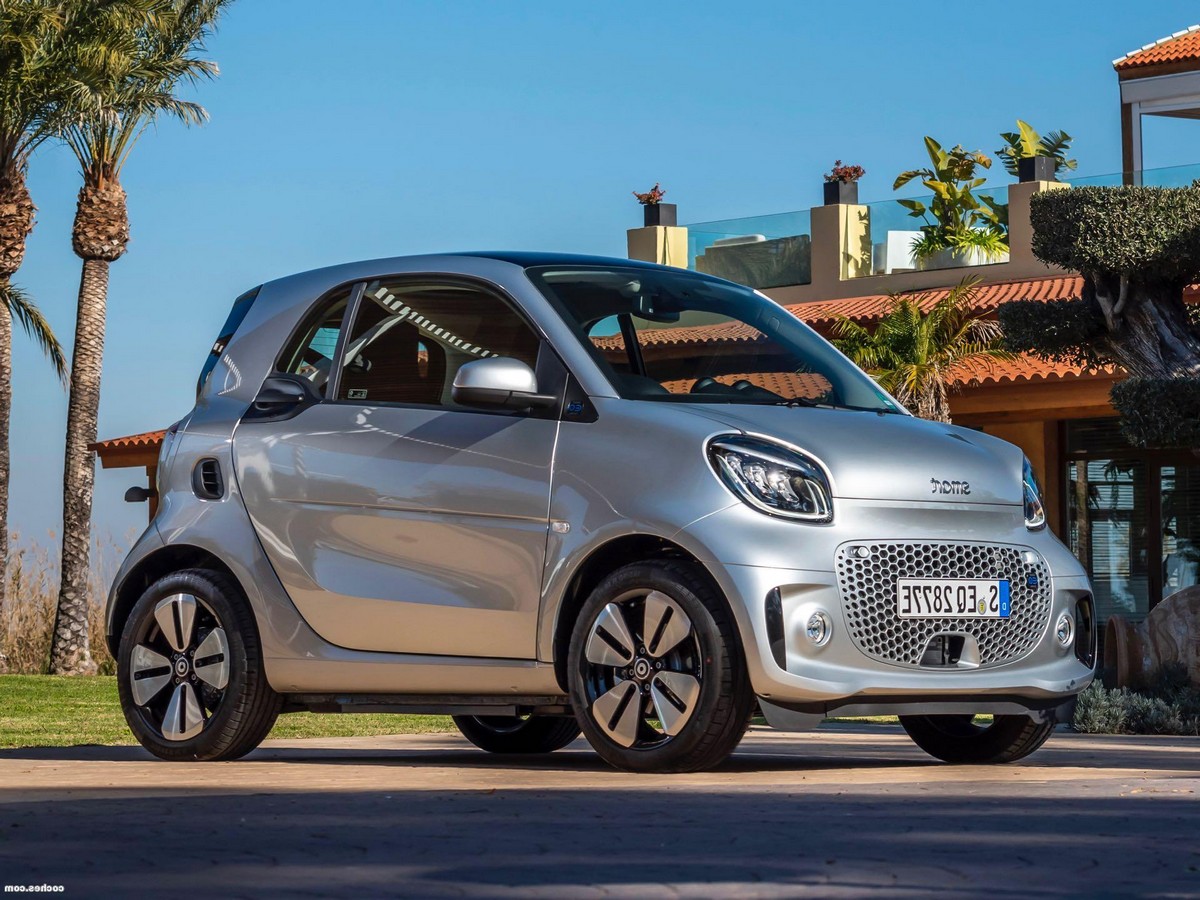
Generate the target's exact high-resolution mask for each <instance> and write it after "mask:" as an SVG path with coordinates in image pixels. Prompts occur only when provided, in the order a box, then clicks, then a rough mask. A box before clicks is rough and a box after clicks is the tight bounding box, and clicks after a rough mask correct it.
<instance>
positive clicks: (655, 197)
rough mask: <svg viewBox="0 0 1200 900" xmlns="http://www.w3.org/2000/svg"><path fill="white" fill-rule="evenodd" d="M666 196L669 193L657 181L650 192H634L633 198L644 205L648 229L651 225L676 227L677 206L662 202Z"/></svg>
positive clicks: (643, 210)
mask: <svg viewBox="0 0 1200 900" xmlns="http://www.w3.org/2000/svg"><path fill="white" fill-rule="evenodd" d="M666 195H667V192H666V191H665V190H664V189H663V188H661V187H660V186H659V183H658V182H657V181H656V182H654V187H652V188H650V190H648V191H634V192H633V196H635V197H637V202H638V203H640V204H642V212H643V213H644V218H645V225H646V227H647V228H649V227H650V226H651V225H674V224H675V223H676V214H675V204H674V203H663V202H662V198H663V197H665V196H666Z"/></svg>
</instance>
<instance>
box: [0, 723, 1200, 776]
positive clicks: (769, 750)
mask: <svg viewBox="0 0 1200 900" xmlns="http://www.w3.org/2000/svg"><path fill="white" fill-rule="evenodd" d="M891 733H892V734H895V733H898V731H893V732H891ZM438 737H441V736H438ZM338 740H343V739H338ZM358 740H362V741H369V740H372V739H370V738H363V739H358ZM376 740H378V741H379V742H381V743H382V744H383V745H382V746H366V747H345V746H332V747H331V746H303V742H300V741H295V742H290V741H289V742H287V743H286V744H285V743H284V742H282V741H281V742H280V743H281V744H283V745H282V746H272V745H270V744H268V745H267V746H264V747H261V748H259V749H258V750H255V751H253V752H252V753H250V754H249V755H248V756H245V757H243V758H242V759H241V760H238V761H237V762H238V763H239V764H256V763H257V764H267V763H275V764H278V763H284V764H302V765H329V766H361V765H371V766H396V767H419V766H426V767H429V768H463V769H472V770H504V769H512V770H521V771H545V772H607V771H612V769H611V768H610V767H609V765H608V764H607V763H605V762H604V760H602V759H601V758H600V757H599V756H597V755H596V754H595V753H593V752H592V751H591V749H590V748H589V747H588V746H587V744H586V743H585V742H584V741H583V740H582V739H580V740H577V741H576V742H575V743H574V744H572V745H571V746H570V747H569V748H567V749H565V750H561V751H559V752H557V753H547V754H491V753H485V752H484V751H482V750H477V749H475V748H474V747H471V746H469V745H467V744H465V743H464V744H463V745H462V747H461V748H457V747H446V746H437V747H401V746H388V745H387V744H388V742H392V741H397V740H403V738H402V737H380V738H378V739H376ZM457 740H458V739H457V738H456V737H454V736H452V735H445V742H446V743H449V742H454V741H457ZM313 743H314V744H318V743H320V739H316V740H314V741H313ZM776 743H778V741H772V742H771V743H770V744H766V743H763V742H751V743H750V746H747V745H745V744H744V745H743V746H742V748H740V749H739V750H738V752H737V753H735V754H734V755H733V756H732V757H730V759H728V760H727V761H726V762H724V763H723V764H722V765H721V766H720V767H718V768H717V769H716V770H715V771H717V772H724V773H730V774H736V773H743V774H748V773H753V772H770V771H779V772H784V771H812V772H820V771H831V770H863V771H866V770H878V769H903V768H926V767H940V768H945V766H944V764H942V763H940V762H938V761H937V760H935V759H932V758H931V757H928V756H925V755H924V754H923V753H921V752H920V751H918V750H916V748H914V747H910V746H908V745H907V744H906V743H896V744H895V745H894V747H887V748H881V747H880V746H879V745H878V744H873V745H872V744H863V743H861V742H855V741H845V740H839V739H838V735H837V734H836V733H830V734H824V735H820V736H819V739H818V740H816V741H813V740H807V741H803V742H800V741H797V742H796V743H794V744H791V745H789V746H786V747H777V746H772V745H773V744H776ZM153 759H154V757H153V756H152V755H151V754H150V753H148V752H147V751H146V750H144V749H142V748H141V747H139V746H105V745H84V746H76V747H21V748H16V749H6V750H0V760H30V761H42V762H146V761H148V760H153ZM164 765H171V764H170V763H164ZM1013 766H1016V767H1021V768H1042V769H1059V768H1071V769H1127V770H1135V771H1148V772H1155V771H1158V772H1162V771H1168V770H1179V771H1182V772H1185V773H1188V772H1192V773H1195V772H1198V771H1200V741H1197V740H1196V739H1195V738H1157V739H1156V738H1131V737H1125V736H1103V737H1087V738H1083V737H1082V736H1074V735H1073V736H1071V738H1068V739H1066V740H1062V739H1052V740H1051V741H1050V743H1048V744H1047V745H1046V746H1045V747H1043V748H1042V749H1041V750H1039V751H1037V753H1035V754H1034V755H1033V756H1030V757H1028V758H1027V759H1025V760H1023V761H1021V762H1019V763H1015V764H1013ZM1006 768H1012V766H1009V767H1006Z"/></svg>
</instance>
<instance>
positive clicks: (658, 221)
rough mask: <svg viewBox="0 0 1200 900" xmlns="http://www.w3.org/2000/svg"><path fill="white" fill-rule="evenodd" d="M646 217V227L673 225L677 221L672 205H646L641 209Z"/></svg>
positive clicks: (673, 205)
mask: <svg viewBox="0 0 1200 900" xmlns="http://www.w3.org/2000/svg"><path fill="white" fill-rule="evenodd" d="M642 210H643V212H644V214H645V216H646V227H647V228H649V227H650V226H651V225H675V224H676V223H677V221H678V220H677V219H676V217H675V204H674V203H647V204H646V205H645V206H643V207H642Z"/></svg>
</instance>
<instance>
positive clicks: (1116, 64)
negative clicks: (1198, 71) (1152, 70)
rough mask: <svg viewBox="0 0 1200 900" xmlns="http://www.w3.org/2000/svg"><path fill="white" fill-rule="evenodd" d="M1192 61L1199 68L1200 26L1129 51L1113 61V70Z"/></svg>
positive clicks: (1121, 70) (1119, 70)
mask: <svg viewBox="0 0 1200 900" xmlns="http://www.w3.org/2000/svg"><path fill="white" fill-rule="evenodd" d="M1192 61H1195V62H1196V63H1197V66H1198V67H1200V25H1193V26H1192V27H1191V28H1185V29H1184V30H1183V31H1177V32H1175V33H1174V34H1170V35H1167V36H1166V37H1165V38H1159V39H1158V40H1157V41H1155V42H1154V43H1152V44H1146V45H1145V46H1144V47H1139V48H1138V49H1136V50H1131V51H1129V52H1128V53H1126V54H1125V55H1124V56H1122V57H1120V58H1119V59H1114V60H1113V68H1114V69H1116V70H1117V71H1118V72H1127V71H1129V70H1130V69H1140V68H1142V67H1143V66H1159V65H1164V64H1166V63H1178V62H1192Z"/></svg>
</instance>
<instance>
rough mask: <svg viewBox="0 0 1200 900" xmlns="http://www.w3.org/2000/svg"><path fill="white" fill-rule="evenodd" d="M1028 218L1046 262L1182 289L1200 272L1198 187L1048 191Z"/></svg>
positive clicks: (1040, 255) (1038, 251)
mask: <svg viewBox="0 0 1200 900" xmlns="http://www.w3.org/2000/svg"><path fill="white" fill-rule="evenodd" d="M1030 219H1031V221H1032V224H1033V252H1034V254H1035V255H1036V256H1037V258H1038V259H1040V260H1042V261H1043V262H1046V263H1050V264H1052V265H1056V266H1061V267H1063V268H1064V269H1071V270H1073V271H1076V272H1083V273H1084V274H1089V273H1090V274H1101V275H1126V276H1128V277H1130V278H1132V279H1136V280H1141V281H1144V282H1150V281H1154V282H1158V283H1164V284H1178V285H1180V287H1182V286H1183V285H1185V284H1188V283H1190V282H1192V281H1194V280H1195V279H1196V278H1197V277H1200V187H1196V186H1194V185H1193V186H1192V187H1187V188H1157V187H1077V188H1072V189H1071V190H1061V191H1047V192H1045V193H1041V194H1036V195H1035V196H1034V197H1033V199H1032V202H1031V206H1030Z"/></svg>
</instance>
